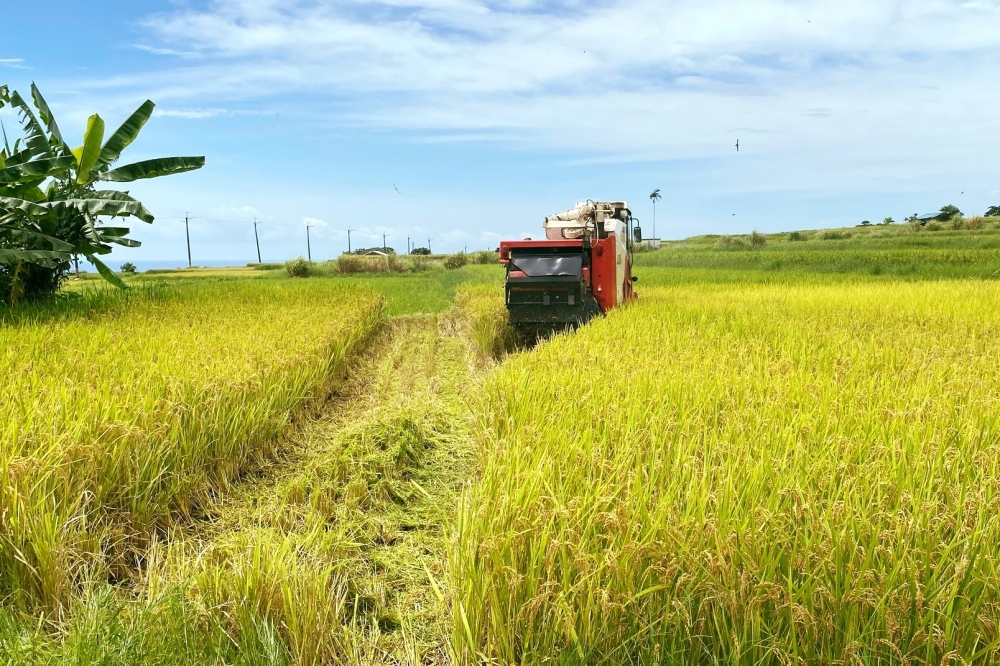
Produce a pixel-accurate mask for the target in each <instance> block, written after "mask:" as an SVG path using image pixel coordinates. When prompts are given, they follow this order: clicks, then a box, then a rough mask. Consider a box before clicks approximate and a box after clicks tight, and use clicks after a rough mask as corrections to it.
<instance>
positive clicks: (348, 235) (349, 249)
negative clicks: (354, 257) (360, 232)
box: [347, 229, 353, 254]
mask: <svg viewBox="0 0 1000 666" xmlns="http://www.w3.org/2000/svg"><path fill="white" fill-rule="evenodd" d="M351 231H353V229H348V230H347V254H350V253H351Z"/></svg>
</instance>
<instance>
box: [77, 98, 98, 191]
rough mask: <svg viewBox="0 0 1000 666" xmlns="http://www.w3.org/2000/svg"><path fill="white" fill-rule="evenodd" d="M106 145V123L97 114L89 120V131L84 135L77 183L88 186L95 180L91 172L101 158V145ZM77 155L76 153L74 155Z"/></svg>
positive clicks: (79, 156)
mask: <svg viewBox="0 0 1000 666" xmlns="http://www.w3.org/2000/svg"><path fill="white" fill-rule="evenodd" d="M103 143H104V121H103V120H102V119H101V117H100V116H99V115H97V114H96V113H95V114H94V115H92V116H91V117H90V118H88V119H87V131H86V132H84V134H83V150H82V151H81V152H80V154H79V155H78V156H77V157H78V159H79V160H80V166H79V167H78V168H77V172H76V182H77V183H79V184H80V185H86V184H87V183H89V182H91V181H92V180H93V178H91V177H90V172H91V171H92V170H93V168H94V165H95V164H97V158H98V157H100V156H101V144H103ZM74 154H75V153H74Z"/></svg>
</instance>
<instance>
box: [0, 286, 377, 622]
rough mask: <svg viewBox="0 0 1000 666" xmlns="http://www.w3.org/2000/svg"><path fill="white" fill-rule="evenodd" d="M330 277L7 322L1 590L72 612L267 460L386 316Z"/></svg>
mask: <svg viewBox="0 0 1000 666" xmlns="http://www.w3.org/2000/svg"><path fill="white" fill-rule="evenodd" d="M383 309H384V303H383V299H382V298H381V297H380V296H378V295H376V294H375V293H374V292H372V291H370V290H368V289H365V288H359V287H358V286H357V285H354V286H351V287H348V286H346V285H344V286H338V285H334V284H333V283H331V282H305V281H304V282H301V283H291V282H289V281H280V282H279V281H269V282H268V283H266V284H265V283H263V282H258V281H255V282H254V283H251V282H222V283H206V284H202V285H188V286H184V287H174V288H171V289H165V288H160V289H155V288H154V289H146V290H138V291H137V290H132V291H131V292H130V294H128V295H123V296H115V295H110V294H108V295H106V296H98V297H91V298H90V300H89V301H85V302H84V303H83V304H81V305H79V306H78V307H76V308H66V312H60V311H59V309H58V308H56V309H54V310H53V311H48V310H43V311H42V312H41V314H39V315H38V316H9V317H8V319H7V320H5V321H0V395H2V396H3V399H2V400H0V590H2V595H3V597H4V598H5V599H6V600H7V603H8V604H9V603H17V602H19V601H20V602H24V603H26V604H28V605H34V604H37V603H39V602H41V603H43V604H44V605H45V606H46V607H48V608H50V609H56V608H61V607H63V606H64V605H65V604H67V603H68V602H69V600H70V597H71V596H72V594H73V593H74V592H75V591H76V590H78V589H79V586H80V585H81V583H83V582H85V580H88V579H94V580H111V581H115V580H122V579H123V578H127V577H128V576H129V575H130V574H131V573H132V572H134V571H136V570H137V569H139V568H140V567H141V565H142V562H143V560H144V557H145V550H146V548H147V546H148V545H149V543H150V539H151V538H152V537H153V536H154V535H156V534H157V533H159V532H161V531H162V530H164V529H165V528H166V527H167V526H169V524H170V522H171V520H173V519H175V518H176V517H183V516H186V515H188V514H189V512H190V511H191V510H192V508H196V507H197V506H198V505H199V503H200V502H201V501H203V500H204V499H205V498H207V497H208V496H209V494H210V493H213V492H216V491H218V490H221V489H224V488H225V487H226V485H227V484H228V483H229V482H230V480H232V479H233V478H234V477H235V476H236V475H237V474H239V473H240V472H241V471H243V470H244V469H246V468H247V467H248V465H249V464H251V463H253V462H255V461H258V460H260V459H262V458H265V457H267V456H269V455H270V454H271V453H272V452H273V449H274V447H275V446H276V444H277V442H278V437H279V435H280V434H281V433H282V431H283V430H284V429H285V428H287V427H288V426H289V425H290V423H292V421H293V419H294V418H295V415H296V414H298V413H300V412H301V410H302V409H303V408H304V407H306V406H307V405H309V404H310V403H314V402H316V401H318V400H321V399H323V398H324V397H325V396H326V395H327V394H328V393H329V391H330V390H331V389H333V388H335V387H336V384H337V381H338V376H339V371H340V370H341V369H342V368H343V366H344V363H345V359H346V358H347V357H348V356H349V355H350V354H351V352H352V351H353V350H354V349H355V348H356V347H357V346H358V345H359V343H360V342H362V341H363V340H365V339H366V338H367V337H368V336H369V335H370V334H371V333H372V332H373V330H374V329H375V328H376V326H377V325H378V324H379V322H380V321H381V319H382V313H383Z"/></svg>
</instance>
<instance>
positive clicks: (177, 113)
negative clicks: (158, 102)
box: [153, 109, 227, 120]
mask: <svg viewBox="0 0 1000 666" xmlns="http://www.w3.org/2000/svg"><path fill="white" fill-rule="evenodd" d="M226 113H227V111H226V109H156V110H155V111H153V115H154V116H160V117H162V118H186V119H189V120H201V119H204V118H216V117H218V116H221V115H225V114H226Z"/></svg>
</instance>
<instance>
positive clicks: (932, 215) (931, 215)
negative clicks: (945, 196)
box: [912, 212, 941, 226]
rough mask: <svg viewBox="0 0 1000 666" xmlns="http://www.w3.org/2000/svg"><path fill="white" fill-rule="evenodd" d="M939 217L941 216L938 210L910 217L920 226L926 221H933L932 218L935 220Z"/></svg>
mask: <svg viewBox="0 0 1000 666" xmlns="http://www.w3.org/2000/svg"><path fill="white" fill-rule="evenodd" d="M940 217H941V213H940V212H938V213H924V214H923V215H917V216H916V217H915V218H912V219H913V221H914V222H916V223H917V224H919V225H920V226H924V225H925V224H927V223H928V222H933V221H934V220H936V219H938V218H940Z"/></svg>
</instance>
